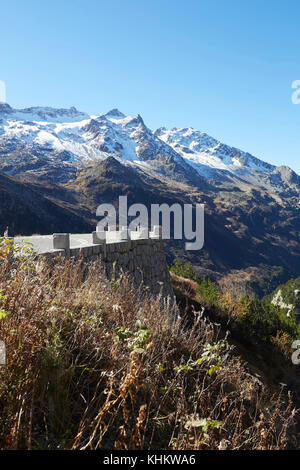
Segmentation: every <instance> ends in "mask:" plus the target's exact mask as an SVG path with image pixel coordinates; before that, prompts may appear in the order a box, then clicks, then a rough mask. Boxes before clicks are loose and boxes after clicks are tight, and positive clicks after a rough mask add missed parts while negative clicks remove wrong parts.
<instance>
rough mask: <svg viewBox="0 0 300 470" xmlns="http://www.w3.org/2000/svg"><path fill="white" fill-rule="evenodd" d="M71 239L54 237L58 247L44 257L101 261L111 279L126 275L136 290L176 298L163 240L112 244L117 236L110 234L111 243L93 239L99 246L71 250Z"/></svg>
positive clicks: (62, 236) (78, 247)
mask: <svg viewBox="0 0 300 470" xmlns="http://www.w3.org/2000/svg"><path fill="white" fill-rule="evenodd" d="M68 236H69V234H54V235H53V245H54V246H55V247H56V248H55V249H51V250H48V251H46V252H44V253H41V255H42V256H47V257H54V256H57V255H63V256H68V257H74V258H79V257H82V258H83V259H84V260H86V261H87V262H89V261H98V260H99V264H100V263H101V264H102V265H103V266H104V268H105V270H106V274H107V276H108V277H109V278H110V279H116V278H119V276H120V275H121V274H122V273H125V274H127V275H129V277H130V278H131V279H132V280H133V281H134V284H135V286H136V287H140V286H141V285H143V286H144V287H145V288H147V289H149V291H150V292H151V293H153V294H155V295H159V293H161V294H162V296H163V297H164V298H166V297H168V296H170V297H173V296H174V293H173V289H172V287H171V282H170V274H169V270H168V266H167V263H166V257H165V252H164V242H163V240H162V239H161V238H160V237H157V236H154V237H153V238H150V237H149V238H137V239H127V240H120V241H112V240H113V239H114V237H113V234H109V233H108V237H107V241H104V242H103V241H99V240H97V238H96V237H93V238H95V243H92V244H90V245H86V246H77V247H76V246H75V247H74V246H73V247H72V246H71V247H70V243H69V241H68V240H69V239H68ZM63 246H64V248H62V247H63ZM58 247H59V248H58Z"/></svg>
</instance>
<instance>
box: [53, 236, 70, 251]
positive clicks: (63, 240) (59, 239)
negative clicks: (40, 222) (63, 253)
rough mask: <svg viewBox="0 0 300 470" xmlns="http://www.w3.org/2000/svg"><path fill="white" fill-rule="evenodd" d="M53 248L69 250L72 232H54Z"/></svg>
mask: <svg viewBox="0 0 300 470" xmlns="http://www.w3.org/2000/svg"><path fill="white" fill-rule="evenodd" d="M53 249H54V250H69V249H70V234H69V233H54V234H53Z"/></svg>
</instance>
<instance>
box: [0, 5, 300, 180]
mask: <svg viewBox="0 0 300 470" xmlns="http://www.w3.org/2000/svg"><path fill="white" fill-rule="evenodd" d="M0 14H1V26H0V51H1V52H0V53H1V60H0V80H4V81H5V83H6V87H7V102H8V103H10V104H11V105H12V106H14V107H25V106H36V105H42V106H44V105H48V106H54V107H70V106H73V105H74V106H76V107H77V108H78V109H80V110H83V111H87V112H91V113H95V114H96V113H101V114H102V113H104V112H107V111H108V110H110V109H112V108H115V107H117V108H119V109H120V110H121V111H123V112H124V113H125V114H137V113H139V114H141V115H142V117H143V118H144V120H145V123H146V124H147V125H148V126H149V127H151V128H157V127H160V126H166V127H188V126H191V127H194V128H196V129H200V130H202V131H205V132H207V133H208V134H210V135H212V136H213V137H216V138H218V139H220V140H222V141H223V142H225V143H227V144H231V145H234V146H236V147H239V148H241V149H243V150H246V151H248V152H250V153H252V154H254V155H255V156H257V157H259V158H262V159H264V160H266V161H268V162H271V163H274V164H277V165H280V164H284V165H288V166H290V167H292V168H293V169H294V170H295V171H297V172H298V173H299V174H300V150H299V125H300V104H299V105H294V104H292V101H291V95H292V89H291V84H292V82H293V81H294V80H297V79H298V80H300V60H299V59H300V57H299V56H300V34H299V17H300V2H299V1H298V0H272V1H270V0H251V1H250V0H243V1H241V0H209V1H208V0H207V1H203V0H181V1H177V0H114V1H112V0H106V1H103V0H89V1H86V0H64V1H61V0H60V1H58V0H51V1H50V0H44V1H41V0H0Z"/></svg>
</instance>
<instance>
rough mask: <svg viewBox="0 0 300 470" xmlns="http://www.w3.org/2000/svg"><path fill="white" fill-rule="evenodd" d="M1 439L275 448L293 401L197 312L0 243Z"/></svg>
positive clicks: (291, 424)
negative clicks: (253, 370)
mask: <svg viewBox="0 0 300 470" xmlns="http://www.w3.org/2000/svg"><path fill="white" fill-rule="evenodd" d="M0 289H2V295H1V305H0V309H2V310H4V311H5V312H7V315H6V316H5V317H3V318H2V319H1V320H0V338H1V339H2V340H3V341H5V343H6V345H7V359H8V362H7V365H6V366H5V367H2V368H0V381H1V382H0V383H1V385H0V447H1V448H2V449H58V448H61V449H193V450H196V449H285V448H295V447H297V446H298V442H297V438H296V434H295V413H296V412H295V410H294V409H293V405H292V400H291V398H290V397H289V396H288V394H285V393H284V392H283V391H282V392H281V393H279V394H277V395H276V396H270V394H269V393H268V390H265V388H264V386H263V384H261V383H260V382H259V381H258V380H257V378H255V377H254V376H252V375H250V374H249V373H248V372H247V370H246V368H245V366H244V364H243V363H242V362H241V361H240V360H239V359H238V358H236V357H234V356H233V354H232V351H231V348H230V346H229V344H228V342H227V341H226V339H225V340H224V339H223V340H220V338H219V332H218V329H217V327H216V326H215V325H214V324H212V323H209V322H208V321H205V320H204V319H203V317H202V316H201V314H200V313H197V312H195V321H194V322H193V325H192V326H187V324H185V322H184V320H183V319H181V318H179V317H178V316H176V311H175V310H174V309H172V308H170V307H168V306H167V305H165V306H162V301H161V299H159V298H151V297H150V296H143V295H142V293H141V292H135V291H134V289H133V288H132V286H131V284H130V282H129V281H128V279H126V278H123V280H122V282H120V281H114V282H112V281H109V280H108V279H106V278H105V276H104V275H103V273H102V272H101V270H100V268H99V265H97V264H91V265H90V266H89V267H88V269H86V268H83V267H82V266H81V262H80V261H77V262H72V261H70V260H69V261H68V260H64V259H57V260H56V261H55V263H54V265H52V266H51V265H50V264H49V262H47V260H39V262H38V264H37V263H36V262H35V261H34V259H33V258H32V257H31V256H26V257H20V258H18V259H15V258H14V257H12V255H11V252H10V249H9V248H8V244H7V243H6V244H4V245H2V246H1V247H0Z"/></svg>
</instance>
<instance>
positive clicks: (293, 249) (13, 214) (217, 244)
mask: <svg viewBox="0 0 300 470" xmlns="http://www.w3.org/2000/svg"><path fill="white" fill-rule="evenodd" d="M283 160H284V156H283ZM0 172H1V174H0V201H1V204H0V230H1V231H2V232H3V231H4V229H5V227H6V226H7V225H8V226H9V227H10V231H11V233H13V234H15V235H16V234H20V233H21V234H31V233H51V232H54V231H70V232H73V233H74V232H83V231H87V230H89V231H90V230H92V229H93V228H94V227H95V224H96V222H97V220H96V217H95V210H96V207H97V206H98V205H99V204H100V203H102V202H113V203H117V200H118V197H119V195H127V196H128V198H129V203H135V202H140V203H145V204H146V205H148V206H149V205H150V204H151V203H154V202H155V203H164V202H167V203H168V204H173V203H175V202H179V203H180V204H184V203H193V204H195V203H196V202H198V203H200V202H201V203H204V204H205V246H204V249H203V250H201V251H199V252H185V251H184V249H183V244H182V242H180V241H176V242H175V241H170V242H168V243H167V250H168V258H169V260H171V259H172V258H173V257H174V256H177V257H179V258H182V259H185V260H190V261H191V262H192V263H193V265H194V266H195V267H196V268H197V269H198V271H199V274H202V275H203V274H206V275H210V276H211V277H214V278H216V279H218V278H222V279H223V280H224V278H226V277H227V278H228V279H229V278H230V279H231V280H232V279H236V277H235V273H239V277H241V273H243V278H244V279H245V280H246V281H247V282H248V283H250V284H251V282H252V281H251V280H253V279H254V280H255V282H257V279H258V278H259V279H260V280H261V281H262V285H263V286H264V279H265V277H267V278H268V279H269V280H270V279H271V278H272V275H273V274H274V273H275V274H274V277H275V280H276V279H277V276H278V275H280V281H282V282H284V281H285V280H286V279H288V278H289V277H291V276H295V275H296V276H299V274H300V250H299V248H300V241H299V234H300V222H299V208H300V197H299V196H300V177H299V176H298V175H297V174H296V173H295V172H294V171H292V170H291V169H290V168H288V167H286V166H279V167H276V166H274V165H271V164H269V163H266V162H264V161H262V160H260V159H259V158H257V157H255V156H253V155H251V154H249V153H247V152H244V151H242V150H239V149H238V148H235V147H231V146H229V145H226V144H224V143H222V142H220V141H218V140H217V139H215V138H213V137H210V136H209V135H207V134H206V133H204V132H201V131H198V130H195V129H193V128H191V127H189V128H173V129H166V128H165V127H161V128H159V129H157V130H151V129H149V128H148V127H147V126H146V125H145V123H144V121H143V119H142V117H141V116H140V115H139V114H137V115H135V116H126V115H124V114H123V113H122V112H120V111H119V110H117V109H113V110H111V111H109V112H108V113H106V114H104V115H90V114H88V113H84V112H81V111H78V110H77V109H76V108H74V107H72V108H70V109H54V108H50V107H31V108H26V109H21V110H17V109H14V108H12V107H11V106H9V105H8V104H0ZM279 268H280V269H279ZM267 273H268V274H267ZM270 273H273V274H272V275H271V278H270ZM278 273H280V274H278ZM228 276H229V277H228ZM275 280H274V282H275ZM234 282H235V281H234ZM268 282H269V281H268ZM271 287H272V286H268V287H263V288H262V292H261V293H267V291H268V289H269V291H270V289H271Z"/></svg>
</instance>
